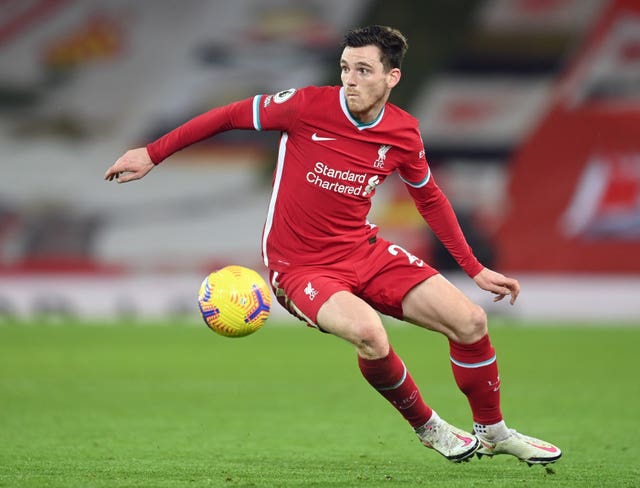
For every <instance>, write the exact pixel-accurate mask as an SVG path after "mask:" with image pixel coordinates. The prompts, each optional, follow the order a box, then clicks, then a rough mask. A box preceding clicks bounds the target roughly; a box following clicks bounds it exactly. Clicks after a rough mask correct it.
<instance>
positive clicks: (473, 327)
mask: <svg viewBox="0 0 640 488" xmlns="http://www.w3.org/2000/svg"><path fill="white" fill-rule="evenodd" d="M465 322H466V323H465V325H464V327H462V328H461V330H459V331H458V336H459V337H458V340H459V341H460V342H462V343H465V344H471V343H472V342H476V341H479V340H480V339H482V338H483V337H484V336H485V335H486V334H487V314H486V312H485V311H484V309H483V308H482V307H480V306H479V305H475V304H474V305H473V306H472V307H471V308H470V309H469V313H468V315H467V319H466V321H465Z"/></svg>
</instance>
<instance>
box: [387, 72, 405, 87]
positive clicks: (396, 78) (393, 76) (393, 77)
mask: <svg viewBox="0 0 640 488" xmlns="http://www.w3.org/2000/svg"><path fill="white" fill-rule="evenodd" d="M401 77H402V73H401V72H400V69H399V68H391V69H390V70H389V72H388V73H387V86H388V87H389V88H393V87H394V86H396V85H397V84H398V83H399V82H400V78H401Z"/></svg>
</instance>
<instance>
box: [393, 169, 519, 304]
mask: <svg viewBox="0 0 640 488" xmlns="http://www.w3.org/2000/svg"><path fill="white" fill-rule="evenodd" d="M424 164H425V167H426V172H425V173H426V176H425V178H423V179H422V180H421V181H418V182H416V183H412V182H411V181H409V180H407V179H406V178H404V177H403V180H404V181H405V184H406V185H407V188H408V190H409V193H410V195H411V197H412V198H413V200H414V202H415V204H416V208H417V209H418V211H419V212H420V214H421V215H422V217H423V218H424V220H425V221H426V222H427V224H429V227H431V229H432V230H433V232H434V233H435V234H436V236H437V237H438V239H439V240H440V242H442V244H443V245H444V246H445V247H446V248H447V250H448V251H449V253H451V255H452V256H453V257H454V258H455V260H456V261H457V262H458V264H459V265H460V267H461V268H462V269H463V270H464V271H465V272H466V273H467V275H469V277H471V278H472V279H473V280H474V281H475V283H476V284H477V285H478V286H479V287H480V288H482V289H483V290H486V291H489V292H491V293H494V294H495V295H496V297H495V298H494V301H498V300H502V299H503V298H504V297H506V296H507V295H510V296H511V299H510V302H511V304H513V303H514V302H515V300H516V298H517V297H518V294H519V293H520V284H519V283H518V281H517V280H515V279H513V278H508V277H506V276H504V275H502V274H500V273H497V272H495V271H493V270H491V269H489V268H486V267H484V266H483V265H482V264H481V263H480V262H479V261H478V259H477V258H476V257H475V255H474V254H473V250H472V249H471V246H469V244H468V242H467V240H466V238H465V236H464V234H463V232H462V229H461V228H460V223H459V222H458V218H457V217H456V214H455V212H454V210H453V207H452V206H451V203H450V202H449V199H448V198H447V197H446V195H445V194H444V192H442V190H441V189H440V187H439V186H438V185H437V184H436V182H435V180H434V178H433V175H431V173H430V171H429V168H428V167H427V166H426V162H425V163H424Z"/></svg>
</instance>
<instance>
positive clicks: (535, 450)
mask: <svg viewBox="0 0 640 488" xmlns="http://www.w3.org/2000/svg"><path fill="white" fill-rule="evenodd" d="M474 435H476V436H477V437H478V439H479V440H480V443H481V446H480V448H479V449H478V451H477V452H476V454H477V455H478V457H479V458H481V457H482V456H489V457H493V456H495V455H496V454H510V455H512V456H515V457H517V458H518V459H520V460H521V461H524V462H525V463H527V464H528V465H529V466H533V465H534V464H541V465H543V466H545V465H547V464H550V463H555V462H556V461H557V460H558V459H560V457H561V456H562V452H561V451H560V449H558V448H557V447H556V446H554V445H553V444H550V443H548V442H545V441H543V440H540V439H536V438H535V437H529V436H528V435H524V434H521V433H520V432H517V431H515V430H513V429H508V430H507V436H506V437H504V438H502V439H500V440H498V441H493V440H491V437H490V436H489V435H487V433H481V432H478V431H477V430H475V429H474Z"/></svg>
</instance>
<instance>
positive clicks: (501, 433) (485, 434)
mask: <svg viewBox="0 0 640 488" xmlns="http://www.w3.org/2000/svg"><path fill="white" fill-rule="evenodd" d="M473 432H474V433H475V434H476V435H478V436H480V437H482V438H483V439H485V440H488V441H491V442H500V441H502V440H504V439H506V438H507V437H509V435H511V434H510V431H509V429H508V428H507V424H506V423H505V422H504V420H501V421H500V422H498V423H495V424H481V423H478V422H474V423H473Z"/></svg>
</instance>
